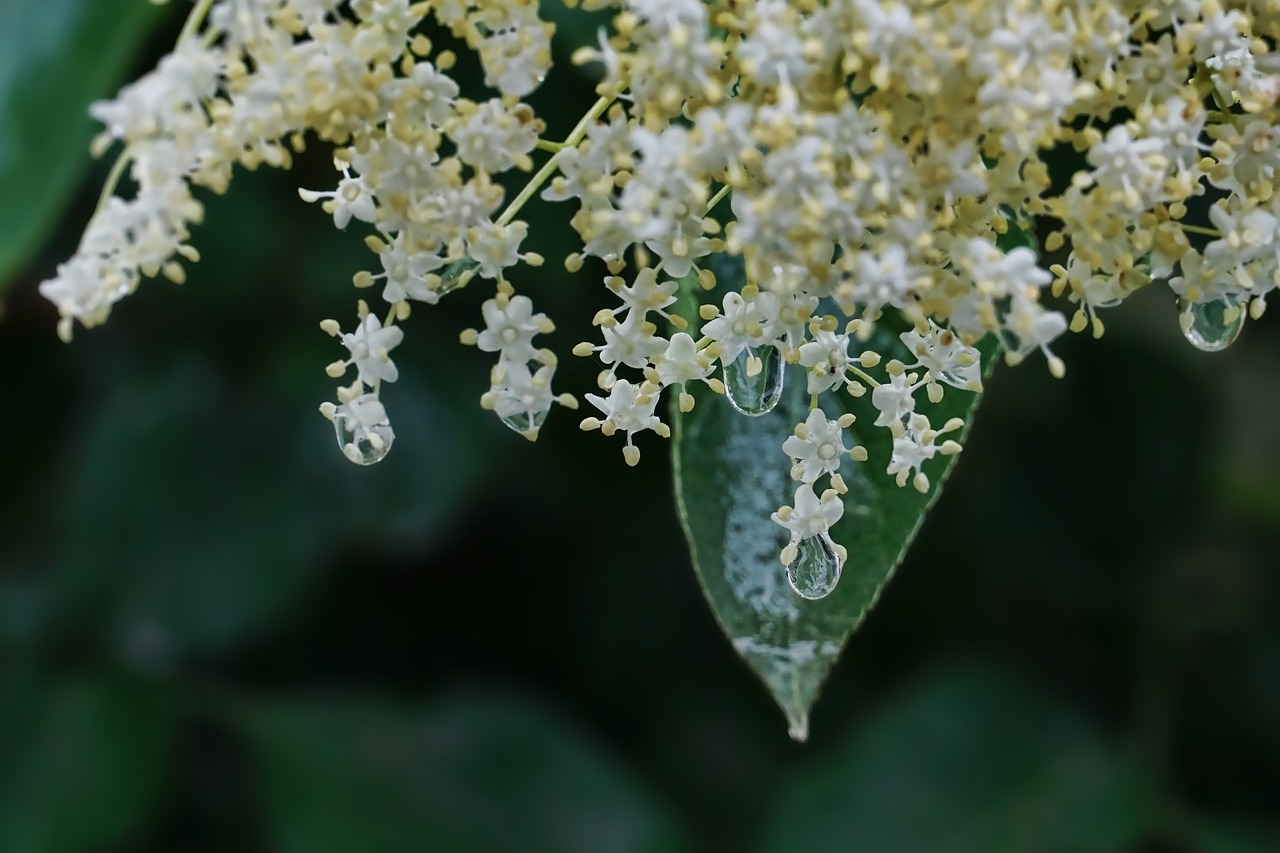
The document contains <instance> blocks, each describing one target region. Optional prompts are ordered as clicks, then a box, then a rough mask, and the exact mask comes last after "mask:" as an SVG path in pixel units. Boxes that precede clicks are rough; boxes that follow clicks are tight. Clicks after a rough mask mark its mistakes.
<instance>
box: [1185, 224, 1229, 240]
mask: <svg viewBox="0 0 1280 853" xmlns="http://www.w3.org/2000/svg"><path fill="white" fill-rule="evenodd" d="M1178 227H1179V228H1181V229H1182V230H1183V231H1186V232H1187V233H1188V234H1203V235H1204V236H1206V237H1221V236H1222V232H1221V231H1219V230H1218V229H1217V228H1205V227H1204V226H1203V225H1188V224H1187V223H1185V222H1179V223H1178Z"/></svg>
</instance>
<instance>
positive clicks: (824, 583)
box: [787, 534, 843, 601]
mask: <svg viewBox="0 0 1280 853" xmlns="http://www.w3.org/2000/svg"><path fill="white" fill-rule="evenodd" d="M796 551H797V553H796V558H795V559H794V560H792V561H791V564H790V565H789V566H787V583H789V584H791V588H792V589H793V590H795V592H796V595H798V596H800V597H801V598H805V599H808V600H809V601H817V600H818V599H819V598H826V597H827V596H828V595H830V594H831V592H832V591H833V590H834V589H835V588H836V584H837V583H839V581H840V571H841V569H842V568H843V567H842V566H841V565H840V557H839V556H838V555H837V554H836V549H835V545H834V544H833V543H832V542H831V537H829V536H827V535H826V534H819V535H817V536H806V537H805V538H804V539H801V540H800V541H799V542H797V543H796Z"/></svg>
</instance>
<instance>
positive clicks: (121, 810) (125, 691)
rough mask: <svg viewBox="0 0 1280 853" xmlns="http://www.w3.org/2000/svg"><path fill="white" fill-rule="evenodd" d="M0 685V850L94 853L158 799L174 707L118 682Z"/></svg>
mask: <svg viewBox="0 0 1280 853" xmlns="http://www.w3.org/2000/svg"><path fill="white" fill-rule="evenodd" d="M16 682H17V679H16V678H13V677H10V678H7V679H5V681H4V683H3V684H2V685H0V690H2V692H3V699H2V700H0V850H4V851H5V853H78V851H85V853H90V851H100V850H103V849H104V848H106V847H107V846H108V845H111V844H114V843H117V842H119V841H120V840H121V839H122V838H124V837H125V836H126V835H127V834H128V833H129V832H130V830H132V829H134V828H136V827H137V826H139V825H140V824H141V823H142V822H143V820H144V819H145V818H146V817H147V815H148V813H149V811H150V810H151V807H152V806H153V805H154V803H155V801H156V799H157V797H158V796H159V795H160V794H161V793H162V791H163V788H164V783H165V779H166V775H167V771H168V766H169V756H170V753H171V748H172V746H173V741H174V735H175V733H176V726H175V722H176V705H175V702H174V701H173V696H172V694H171V693H170V692H169V691H167V690H165V689H164V688H162V687H158V686H155V685H149V684H143V683H139V682H136V681H127V680H121V679H110V680H108V679H100V680H93V681H73V682H69V683H65V684H61V685H57V686H52V687H51V686H47V685H33V684H30V683H25V684H20V683H16Z"/></svg>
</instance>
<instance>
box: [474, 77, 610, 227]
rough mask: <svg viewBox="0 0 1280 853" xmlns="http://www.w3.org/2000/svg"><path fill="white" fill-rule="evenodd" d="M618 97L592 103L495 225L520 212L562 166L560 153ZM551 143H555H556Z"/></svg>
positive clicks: (571, 146)
mask: <svg viewBox="0 0 1280 853" xmlns="http://www.w3.org/2000/svg"><path fill="white" fill-rule="evenodd" d="M617 97H618V96H617V95H606V96H602V97H601V98H600V99H599V100H598V101H596V102H595V104H593V105H592V107H591V109H589V110H587V114H586V115H584V116H583V117H582V120H581V121H579V122H578V125H577V127H575V128H574V129H573V130H572V132H570V134H569V135H568V136H566V137H565V139H564V142H562V143H560V150H559V151H556V152H555V153H554V154H552V155H551V159H550V160H548V161H547V162H546V163H544V164H543V165H542V168H541V169H539V170H538V171H537V172H536V173H535V174H534V176H533V177H532V178H530V179H529V183H527V184H525V185H524V189H522V190H520V194H519V195H517V196H516V197H515V198H513V199H512V200H511V204H509V205H507V209H506V210H504V211H502V213H500V214H498V218H497V219H495V220H494V224H495V225H498V226H502V225H506V224H508V223H509V222H511V220H512V219H514V218H515V215H516V214H517V213H519V212H520V208H522V207H524V206H525V204H526V203H528V201H529V199H531V198H533V194H534V193H536V192H537V191H538V189H539V188H540V187H541V186H542V185H543V184H545V183H546V182H547V179H548V178H550V177H551V176H552V175H553V174H555V172H556V170H557V169H559V168H560V154H561V153H562V152H563V151H566V150H568V149H570V148H573V147H574V146H576V145H577V144H578V143H579V142H581V141H582V137H584V136H586V135H587V129H588V128H589V127H591V123H592V122H593V121H595V120H596V119H598V118H600V116H602V115H604V111H605V110H607V109H609V105H610V104H612V103H613V101H614V99H615V98H617ZM551 144H553V145H554V144H555V143H551Z"/></svg>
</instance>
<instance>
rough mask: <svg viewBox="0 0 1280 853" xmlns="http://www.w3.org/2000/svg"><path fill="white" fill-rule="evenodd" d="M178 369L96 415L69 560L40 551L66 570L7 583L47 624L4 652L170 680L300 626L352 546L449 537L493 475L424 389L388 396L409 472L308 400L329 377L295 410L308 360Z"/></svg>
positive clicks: (69, 475)
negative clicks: (352, 450)
mask: <svg viewBox="0 0 1280 853" xmlns="http://www.w3.org/2000/svg"><path fill="white" fill-rule="evenodd" d="M304 355H305V354H304ZM165 357H166V358H167V359H169V363H168V364H167V365H164V366H161V367H158V368H153V369H151V370H147V369H146V368H144V367H137V368H136V370H135V373H134V375H133V377H132V379H131V381H130V382H129V383H128V384H127V385H126V384H122V385H120V386H118V390H116V391H115V393H113V394H112V395H110V396H109V397H107V398H106V399H104V400H102V402H101V403H100V404H99V405H97V406H93V407H86V411H85V412H84V414H83V415H82V421H83V423H82V426H81V430H80V433H79V435H78V436H77V439H78V440H77V441H75V442H74V443H73V444H72V445H71V447H70V449H69V450H68V452H67V454H66V456H67V458H66V466H65V474H64V476H63V477H62V478H60V479H58V480H57V482H58V483H59V488H58V489H57V490H56V491H54V492H53V493H51V494H50V495H49V496H48V497H47V498H46V500H47V501H48V502H49V505H48V509H47V510H46V511H45V513H43V515H47V516H48V517H51V518H53V519H55V520H56V527H55V529H56V530H58V531H59V533H58V537H57V541H58V547H57V548H56V549H51V548H50V547H49V546H48V544H47V539H40V537H41V536H44V537H47V536H48V535H49V534H48V533H47V532H42V531H40V530H37V531H36V532H35V534H34V536H35V537H36V538H37V540H39V541H43V542H44V543H45V544H44V545H43V546H42V547H40V548H36V547H32V548H31V549H30V550H31V552H32V554H37V555H39V558H40V559H48V558H49V557H52V560H50V562H51V563H52V565H41V566H38V567H37V566H35V565H32V566H30V567H29V569H28V571H26V572H24V573H14V576H13V577H4V578H0V613H5V612H12V613H21V614H22V615H23V616H24V617H25V619H26V621H28V622H30V623H31V624H30V625H29V626H26V627H25V628H24V627H23V626H21V625H15V626H14V628H21V629H22V630H20V631H13V629H10V630H5V629H6V628H9V626H5V625H0V648H3V643H4V640H5V635H6V634H9V635H10V636H9V638H8V639H10V641H11V642H25V643H33V642H34V643H40V642H44V643H49V642H51V641H52V640H53V638H54V637H57V636H65V635H67V634H72V635H75V634H79V635H81V636H84V637H86V640H87V642H90V643H92V644H93V646H94V647H95V649H105V650H107V651H108V652H109V653H110V654H112V655H113V656H114V657H115V658H116V659H117V660H119V661H121V662H123V663H125V664H127V665H129V666H131V667H132V668H134V669H137V670H140V671H144V672H153V673H154V672H167V671H171V670H173V669H175V668H176V667H178V666H179V665H180V664H181V663H182V662H183V661H185V660H188V659H190V658H191V657H192V656H198V655H209V654H219V653H225V652H227V651H230V650H232V649H235V648H236V647H237V646H238V644H240V643H241V642H243V641H245V640H246V639H248V638H251V637H252V636H254V634H255V632H261V631H264V630H268V629H269V628H270V627H272V626H273V625H274V624H275V623H277V622H279V621H281V620H284V619H287V618H289V617H290V616H291V615H292V614H294V613H296V612H297V608H298V604H299V602H300V601H301V600H302V599H301V595H302V593H303V591H304V590H305V589H307V588H308V587H309V586H310V585H312V584H314V583H316V582H317V581H318V580H319V579H321V578H323V577H324V576H325V573H326V572H327V570H328V569H329V568H330V567H331V566H332V565H333V564H334V563H335V559H334V555H335V554H340V553H341V552H342V549H343V548H344V547H345V546H347V545H348V543H351V542H361V543H365V544H364V547H366V548H367V547H369V543H379V544H380V545H381V546H382V547H388V548H394V547H400V548H413V547H421V546H422V544H423V543H426V542H428V541H430V540H431V538H432V537H434V536H439V535H441V534H442V533H443V532H444V530H446V529H447V525H448V523H449V521H450V520H451V519H453V518H455V517H456V515H457V514H458V513H459V512H461V511H463V510H465V508H466V505H467V504H466V500H465V499H466V497H467V496H468V494H469V492H470V490H471V484H472V482H473V478H474V477H475V476H476V475H477V474H478V473H479V472H481V471H482V470H483V467H484V456H483V445H482V444H480V443H479V442H480V440H481V439H480V438H479V437H476V436H474V435H472V433H475V432H476V431H475V430H470V429H469V425H468V424H466V423H465V422H464V421H463V420H460V419H459V418H458V417H457V416H456V415H455V414H454V413H453V412H452V411H451V410H450V407H449V406H448V405H447V404H446V403H445V402H443V401H442V400H441V399H440V398H439V397H438V396H437V395H436V394H435V393H433V390H432V389H431V388H429V387H427V386H426V385H425V384H424V383H423V382H422V381H421V380H420V379H419V378H418V377H416V376H405V377H403V379H402V381H401V382H399V383H397V385H396V387H395V388H393V389H391V390H390V391H389V392H388V393H387V395H386V398H391V399H394V401H395V402H394V405H395V406H396V412H397V414H396V418H397V420H396V426H397V428H398V429H399V430H401V431H402V438H400V440H399V441H397V443H396V445H395V446H394V448H393V450H392V454H393V455H392V456H391V457H390V459H391V460H392V461H390V462H389V463H387V464H384V465H379V466H375V467H372V468H361V467H359V466H355V465H352V464H351V463H350V462H348V461H346V459H344V458H343V456H342V454H341V452H340V451H339V450H338V447H337V442H336V440H335V439H334V436H333V427H332V426H331V425H330V424H329V423H328V422H326V421H325V420H324V419H323V418H322V417H320V416H319V415H318V414H317V413H316V411H315V408H314V405H313V400H310V399H308V395H309V394H312V393H315V391H316V388H315V383H314V382H299V383H297V384H296V385H295V386H294V390H295V392H296V393H292V394H286V395H285V397H284V399H283V400H282V399H279V398H280V396H281V395H282V393H283V391H282V386H285V385H286V381H287V378H288V376H289V375H290V374H291V373H292V372H293V366H292V363H291V362H286V363H285V364H283V365H279V366H271V365H268V364H264V365H263V366H262V367H261V368H259V372H260V373H261V374H262V375H261V376H259V377H258V378H257V379H255V380H254V381H250V382H232V381H231V380H230V379H229V378H228V377H227V376H225V375H224V374H221V373H219V371H218V370H217V369H216V368H215V367H214V366H213V365H212V364H211V362H210V359H208V358H207V357H204V356H200V355H197V354H193V353H191V352H182V351H179V352H170V353H166V354H165ZM319 360H320V359H315V360H309V359H307V358H303V359H301V361H302V365H301V368H300V369H302V370H305V371H306V372H308V373H310V372H314V365H315V363H316V362H317V361H319ZM273 380H275V381H273ZM392 395H394V396H392ZM441 448H446V449H445V450H442V449H441ZM424 471H429V472H430V474H431V475H430V476H423V475H422V474H421V472H424ZM15 533H17V534H19V535H21V533H22V531H15ZM14 633H17V634H19V635H20V636H13V634H14ZM0 849H3V848H0Z"/></svg>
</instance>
